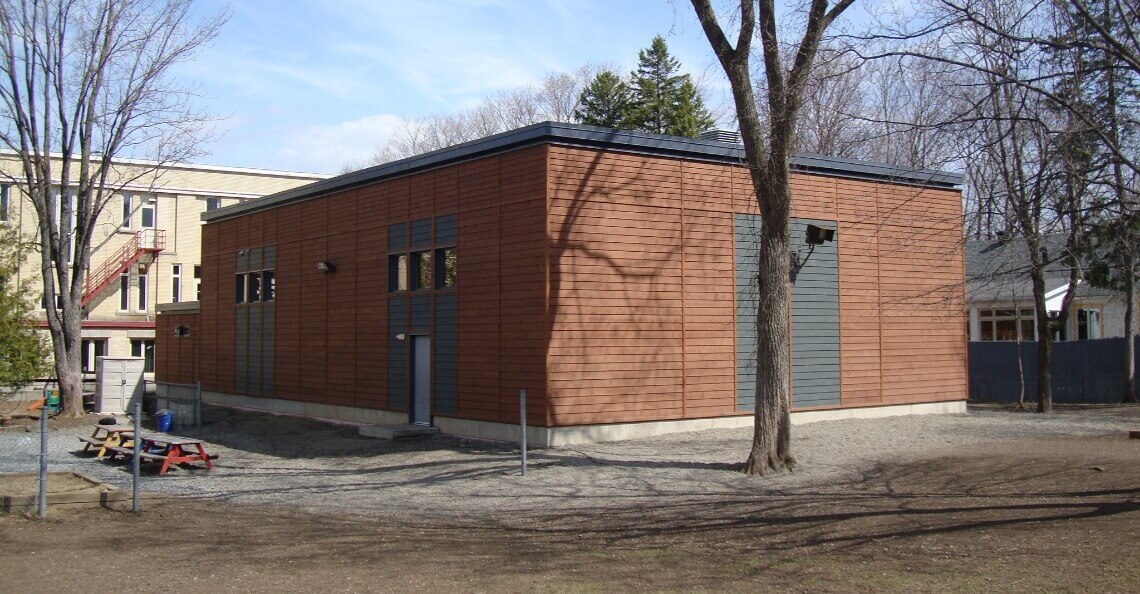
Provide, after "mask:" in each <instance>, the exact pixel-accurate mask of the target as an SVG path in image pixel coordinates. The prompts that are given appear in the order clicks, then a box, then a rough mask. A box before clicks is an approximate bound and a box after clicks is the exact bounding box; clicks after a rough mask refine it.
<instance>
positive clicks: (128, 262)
mask: <svg viewBox="0 0 1140 594" xmlns="http://www.w3.org/2000/svg"><path fill="white" fill-rule="evenodd" d="M164 249H166V230H165V229H143V230H142V231H139V232H138V233H135V238H134V240H132V241H128V242H126V243H124V244H123V245H122V247H120V248H119V249H118V251H116V252H115V253H114V254H112V255H111V257H110V258H107V259H106V260H104V261H103V263H102V264H100V265H99V267H98V268H96V269H95V270H92V271H91V272H90V273H88V274H87V280H86V281H85V282H84V283H83V299H82V301H81V303H82V306H83V307H87V304H88V303H90V302H91V300H92V299H94V298H95V296H96V295H98V294H99V293H100V292H102V291H103V289H106V288H107V285H110V284H111V281H113V280H114V279H115V277H117V276H119V275H120V274H122V273H123V272H125V271H126V270H127V269H129V268H130V267H131V266H134V265H135V263H136V262H138V261H139V259H140V258H142V257H143V255H145V254H152V255H153V254H157V253H158V252H161V251H162V250H164Z"/></svg>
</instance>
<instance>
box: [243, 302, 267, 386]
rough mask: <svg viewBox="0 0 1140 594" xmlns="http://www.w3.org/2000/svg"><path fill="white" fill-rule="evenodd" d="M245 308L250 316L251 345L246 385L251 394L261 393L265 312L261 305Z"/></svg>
mask: <svg viewBox="0 0 1140 594" xmlns="http://www.w3.org/2000/svg"><path fill="white" fill-rule="evenodd" d="M245 309H246V312H247V313H246V315H247V316H248V318H249V333H248V335H249V346H250V348H249V364H248V365H247V367H248V372H247V375H246V385H247V387H248V389H249V393H250V394H261V353H262V349H263V348H264V343H262V341H261V328H262V324H261V316H262V313H263V312H262V309H261V306H260V305H252V306H249V307H247V308H245Z"/></svg>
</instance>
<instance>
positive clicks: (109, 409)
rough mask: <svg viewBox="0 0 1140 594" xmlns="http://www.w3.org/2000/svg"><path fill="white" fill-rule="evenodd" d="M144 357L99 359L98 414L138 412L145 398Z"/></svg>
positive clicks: (97, 380) (97, 369) (96, 405)
mask: <svg viewBox="0 0 1140 594" xmlns="http://www.w3.org/2000/svg"><path fill="white" fill-rule="evenodd" d="M145 367H146V359H144V358H142V357H96V358H95V412H97V413H103V414H123V413H128V412H132V411H134V405H135V403H141V402H142V397H143V389H144V384H143V369H144V368H145Z"/></svg>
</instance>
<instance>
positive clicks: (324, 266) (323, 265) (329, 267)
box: [317, 260, 336, 274]
mask: <svg viewBox="0 0 1140 594" xmlns="http://www.w3.org/2000/svg"><path fill="white" fill-rule="evenodd" d="M317 270H320V271H321V272H324V273H326V274H327V273H329V272H335V271H336V265H334V264H333V263H332V262H329V261H328V260H321V261H320V262H317Z"/></svg>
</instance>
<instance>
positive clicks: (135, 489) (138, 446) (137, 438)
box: [131, 402, 142, 512]
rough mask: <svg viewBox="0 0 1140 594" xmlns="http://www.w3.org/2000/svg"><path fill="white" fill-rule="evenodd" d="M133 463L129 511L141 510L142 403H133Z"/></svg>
mask: <svg viewBox="0 0 1140 594" xmlns="http://www.w3.org/2000/svg"><path fill="white" fill-rule="evenodd" d="M132 441H134V448H135V456H134V461H133V462H131V511H133V512H137V511H139V509H141V507H142V506H141V505H140V504H139V503H140V502H139V464H140V463H141V462H142V402H136V403H135V434H134V439H133V440H132Z"/></svg>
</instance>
